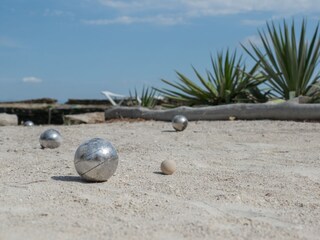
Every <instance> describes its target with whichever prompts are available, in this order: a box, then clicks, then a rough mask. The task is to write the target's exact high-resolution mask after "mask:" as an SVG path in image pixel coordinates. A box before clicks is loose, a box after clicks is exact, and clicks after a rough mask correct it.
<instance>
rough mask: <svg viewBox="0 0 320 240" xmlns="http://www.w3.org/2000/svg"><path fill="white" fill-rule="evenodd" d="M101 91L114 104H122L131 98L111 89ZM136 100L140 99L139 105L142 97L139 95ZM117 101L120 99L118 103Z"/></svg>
mask: <svg viewBox="0 0 320 240" xmlns="http://www.w3.org/2000/svg"><path fill="white" fill-rule="evenodd" d="M101 93H102V94H103V95H104V96H105V97H106V98H107V99H108V100H109V101H110V103H111V104H112V105H113V106H120V105H121V104H122V103H123V101H124V100H130V99H131V97H128V96H124V95H121V94H116V93H113V92H109V91H102V92H101ZM136 100H137V101H138V103H139V105H141V99H140V98H139V97H138V96H137V97H136ZM116 101H118V103H116Z"/></svg>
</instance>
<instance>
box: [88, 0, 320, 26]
mask: <svg viewBox="0 0 320 240" xmlns="http://www.w3.org/2000/svg"><path fill="white" fill-rule="evenodd" d="M97 1H98V2H99V3H100V4H102V5H103V6H105V7H107V8H111V9H114V10H117V11H118V14H119V16H118V17H116V18H114V19H102V20H99V19H98V20H85V21H84V22H86V23H88V24H131V23H157V24H166V21H165V19H168V22H169V23H171V25H172V23H174V24H178V23H184V22H185V21H187V20H188V19H190V18H199V17H206V16H217V15H230V14H238V13H249V12H272V13H276V14H286V15H288V14H298V13H312V12H313V13H319V12H320V4H319V0H282V1H281V2H279V1H278V0H260V1H258V0H237V1H234V0H197V1H196V0H131V1H127V0H126V1H125V0H97ZM150 12H152V14H153V15H152V16H150ZM154 16H155V17H154ZM157 16H161V17H157ZM260 23H261V21H256V20H245V21H244V24H249V25H258V24H259V25H260Z"/></svg>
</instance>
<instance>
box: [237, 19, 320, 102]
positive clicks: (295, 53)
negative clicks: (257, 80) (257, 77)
mask: <svg viewBox="0 0 320 240" xmlns="http://www.w3.org/2000/svg"><path fill="white" fill-rule="evenodd" d="M318 29H319V24H318V25H317V27H316V28H315V30H314V32H313V36H312V39H311V42H310V43H309V42H308V40H307V39H306V21H305V20H303V22H302V25H301V29H300V36H299V37H297V36H296V30H295V23H294V21H292V24H291V28H289V26H288V24H287V22H286V21H285V20H284V21H283V25H282V26H281V25H279V26H278V28H277V27H276V26H275V23H274V22H271V23H267V32H265V31H262V32H261V31H259V36H260V39H261V42H262V50H260V48H259V47H258V46H257V45H255V44H254V43H252V42H250V47H251V51H250V50H249V49H248V48H246V47H245V46H243V45H242V47H243V48H244V49H245V51H246V52H247V53H248V54H249V55H250V56H251V57H252V58H253V59H254V60H255V61H259V62H260V66H261V68H262V69H263V72H264V74H265V75H267V76H268V80H267V81H266V83H267V84H268V85H269V86H270V87H271V88H272V90H273V91H274V92H275V93H276V94H277V95H278V96H280V97H282V98H284V99H289V98H290V96H291V95H292V94H293V95H294V96H296V97H297V96H299V95H308V94H310V91H309V90H310V88H311V87H312V85H314V84H315V83H316V82H317V81H318V80H319V79H320V72H316V71H317V66H318V64H319V59H320V38H319V35H318ZM313 94H318V93H317V92H316V93H315V92H314V93H313Z"/></svg>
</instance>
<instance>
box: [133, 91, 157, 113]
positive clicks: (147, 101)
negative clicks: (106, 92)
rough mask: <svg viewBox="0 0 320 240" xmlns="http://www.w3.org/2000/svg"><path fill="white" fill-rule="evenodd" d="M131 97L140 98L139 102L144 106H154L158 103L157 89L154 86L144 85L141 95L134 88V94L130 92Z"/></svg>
mask: <svg viewBox="0 0 320 240" xmlns="http://www.w3.org/2000/svg"><path fill="white" fill-rule="evenodd" d="M129 94H130V98H131V99H139V101H140V102H138V104H139V105H140V106H142V107H147V108H154V107H155V106H156V104H157V98H158V94H157V90H156V89H154V88H152V87H146V86H143V88H142V91H141V95H140V96H139V94H138V91H137V89H135V90H134V96H133V95H132V94H131V91H130V92H129Z"/></svg>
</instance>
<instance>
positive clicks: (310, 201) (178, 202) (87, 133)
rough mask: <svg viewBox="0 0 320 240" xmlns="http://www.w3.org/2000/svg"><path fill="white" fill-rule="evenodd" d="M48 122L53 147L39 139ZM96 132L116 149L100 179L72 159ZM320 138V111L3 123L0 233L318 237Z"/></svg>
mask: <svg viewBox="0 0 320 240" xmlns="http://www.w3.org/2000/svg"><path fill="white" fill-rule="evenodd" d="M48 128H55V129H57V130H59V131H60V132H61V134H62V135H63V138H64V142H63V144H62V145H61V146H60V147H59V148H57V149H44V150H43V149H41V148H40V145H39V141H38V138H39V136H40V134H41V133H42V132H43V131H44V130H46V129H48ZM93 137H102V138H105V139H108V140H110V141H111V142H112V143H113V145H114V146H115V147H116V149H117V150H118V154H119V166H118V169H117V172H116V174H115V176H113V177H112V178H111V179H110V180H109V181H107V182H104V183H86V182H84V181H82V180H81V179H80V177H79V176H78V175H77V173H76V170H75V168H74V165H73V157H74V153H75V150H76V148H77V147H78V146H79V144H80V143H82V142H83V141H85V140H88V139H90V138H93ZM319 139H320V123H303V122H280V121H225V122H219V121H217V122H205V121H199V122H191V123H189V126H188V128H187V129H186V130H185V131H183V132H179V133H177V132H173V131H172V127H171V123H169V122H155V121H145V122H113V123H105V124H97V125H78V126H36V127H29V128H28V127H22V126H18V127H0V154H1V155H0V193H1V195H0V239H1V240H4V239H107V240H108V239H319V238H320V141H319ZM166 159H173V160H175V161H176V163H177V171H176V172H175V174H173V175H171V176H165V175H161V174H159V170H160V163H161V162H162V161H163V160H166Z"/></svg>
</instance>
